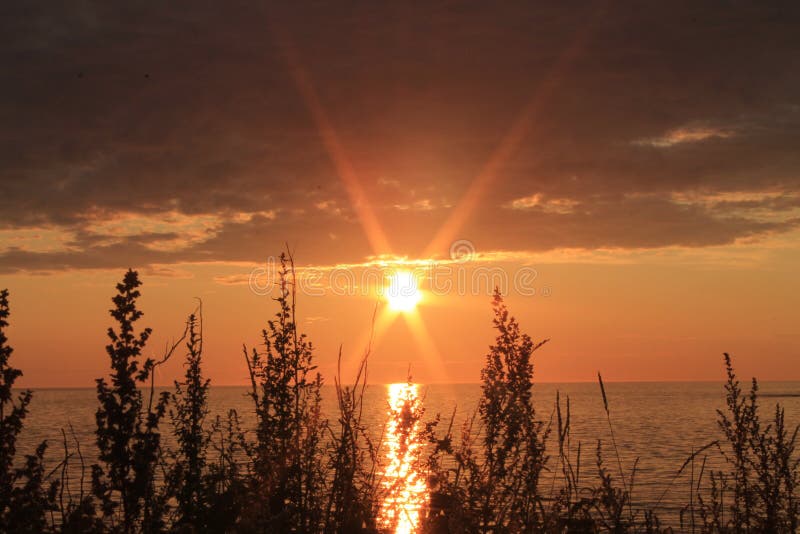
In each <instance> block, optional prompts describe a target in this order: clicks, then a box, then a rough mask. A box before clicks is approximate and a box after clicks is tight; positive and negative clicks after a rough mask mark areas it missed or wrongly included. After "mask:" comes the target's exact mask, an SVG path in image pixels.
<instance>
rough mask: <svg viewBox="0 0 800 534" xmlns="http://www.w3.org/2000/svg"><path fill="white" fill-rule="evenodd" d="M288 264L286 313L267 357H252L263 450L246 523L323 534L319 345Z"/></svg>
mask: <svg viewBox="0 0 800 534" xmlns="http://www.w3.org/2000/svg"><path fill="white" fill-rule="evenodd" d="M280 260H281V270H280V273H279V276H280V280H279V282H280V283H279V288H278V291H279V292H278V296H277V297H276V298H275V300H276V302H277V303H278V306H279V310H278V312H277V314H276V315H275V318H274V319H273V320H270V321H268V323H267V328H265V329H264V330H263V331H262V339H263V342H264V344H263V348H262V350H261V351H259V350H257V349H255V348H254V349H253V350H252V351H251V352H250V353H249V355H248V353H247V351H245V359H246V361H247V366H248V369H249V374H250V381H251V386H252V389H251V392H250V396H251V397H252V399H253V402H254V404H255V412H256V443H255V445H254V448H253V460H254V464H253V478H252V480H251V483H252V485H253V491H252V494H251V496H252V498H253V502H252V503H249V504H250V505H249V506H247V508H246V510H247V512H248V516H247V517H245V518H243V521H245V524H252V523H255V524H256V525H263V528H266V530H267V531H271V532H272V531H274V532H288V531H301V532H318V531H320V530H321V521H322V517H323V514H322V508H321V503H323V502H324V500H323V495H324V490H325V484H326V480H325V474H324V446H323V445H324V444H323V442H322V438H323V431H324V428H325V424H326V422H325V421H324V420H323V419H322V414H321V410H320V404H321V388H322V377H321V376H320V374H319V373H314V370H315V369H316V366H315V365H313V363H312V360H313V347H312V345H311V343H310V342H309V341H308V340H307V339H306V336H305V335H304V334H300V333H299V332H298V330H297V323H296V320H295V304H296V301H295V274H294V266H293V264H292V261H291V257H287V256H286V255H283V254H282V255H281V258H280Z"/></svg>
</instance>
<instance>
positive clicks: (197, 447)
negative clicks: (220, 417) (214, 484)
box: [168, 308, 211, 531]
mask: <svg viewBox="0 0 800 534" xmlns="http://www.w3.org/2000/svg"><path fill="white" fill-rule="evenodd" d="M188 324H189V336H188V341H187V343H186V348H187V351H188V353H187V355H186V363H185V365H186V373H185V376H184V381H183V382H178V381H175V394H174V395H173V396H172V397H173V406H174V408H173V409H172V410H171V411H170V416H171V419H172V428H173V433H174V435H175V438H176V442H177V446H178V448H177V451H176V452H175V454H174V458H173V464H172V465H171V468H170V473H169V482H168V483H169V486H170V492H171V494H172V495H174V496H175V499H176V501H177V510H176V514H177V517H176V519H175V521H174V523H173V527H174V528H178V529H180V528H182V527H183V526H185V525H188V526H191V527H192V529H194V530H196V531H205V530H207V528H208V518H207V513H208V497H209V495H208V491H207V487H206V475H207V473H206V459H207V453H208V444H209V440H210V433H209V432H208V431H207V430H206V429H205V427H204V422H205V419H206V416H207V415H208V388H209V384H210V382H211V381H210V379H207V378H204V377H203V370H202V356H203V323H202V308H200V316H199V319H198V316H196V315H194V314H192V315H190V316H189V321H188Z"/></svg>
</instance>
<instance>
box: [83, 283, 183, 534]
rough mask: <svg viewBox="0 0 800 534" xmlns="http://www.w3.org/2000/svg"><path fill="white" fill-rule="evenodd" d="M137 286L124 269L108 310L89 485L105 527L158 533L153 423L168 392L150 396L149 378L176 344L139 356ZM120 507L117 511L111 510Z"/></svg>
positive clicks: (142, 337)
mask: <svg viewBox="0 0 800 534" xmlns="http://www.w3.org/2000/svg"><path fill="white" fill-rule="evenodd" d="M140 285H141V282H140V281H139V276H138V274H137V273H136V271H133V270H129V271H128V272H127V273H126V274H125V277H124V278H123V281H122V282H121V283H119V284H117V295H116V296H114V298H113V299H112V301H113V303H114V308H113V309H111V311H110V313H111V316H112V317H113V318H114V319H115V320H116V321H117V323H118V330H116V331H115V330H114V329H113V328H109V329H108V337H109V339H110V340H111V343H110V344H109V345H107V346H106V352H107V353H108V356H109V358H110V360H111V383H110V384H109V383H107V382H106V380H105V379H104V378H99V379H97V399H98V401H99V403H100V407H99V408H98V409H97V412H96V415H95V418H96V421H97V430H96V436H97V447H98V453H99V459H100V461H101V462H102V465H97V464H95V465H93V466H92V488H93V492H94V494H95V496H96V497H97V498H98V499H99V500H100V503H101V509H102V515H103V516H104V517H106V519H107V520H108V521H109V527H110V528H112V529H113V530H120V531H123V532H126V533H127V532H134V531H137V530H141V531H144V532H157V531H159V530H160V529H162V528H163V527H164V523H163V515H164V512H165V509H164V508H165V506H166V502H165V498H164V496H163V494H159V491H158V488H157V487H156V484H155V471H156V467H157V465H158V462H159V459H160V444H161V434H160V432H159V429H158V425H159V423H160V422H161V420H162V418H163V417H164V414H165V412H166V409H167V403H168V400H169V393H168V392H163V393H162V394H161V395H160V396H159V398H158V399H157V400H154V390H153V383H152V379H153V369H154V368H155V367H156V366H157V365H158V364H160V363H163V362H164V361H166V360H167V359H168V358H169V356H170V355H171V354H172V351H174V349H175V348H176V347H177V346H178V344H179V343H180V341H178V343H176V344H175V345H173V347H172V349H171V350H168V351H167V352H166V353H165V355H164V357H163V359H162V360H160V361H156V360H154V359H152V358H146V359H144V360H141V357H142V349H143V348H144V346H145V344H146V343H147V340H148V339H149V337H150V333H151V329H150V328H145V329H143V330H141V331H140V332H139V333H138V334H137V333H136V332H135V323H136V322H137V321H138V320H139V319H140V318H141V317H142V312H141V311H140V310H139V309H137V307H136V300H137V299H138V298H139V296H140V292H139V290H138V287H139V286H140ZM184 337H185V333H184ZM182 339H183V338H181V340H182ZM148 381H150V384H149V385H150V396H149V400H148V402H147V404H146V405H145V404H144V399H143V393H142V390H141V389H139V387H138V386H137V384H140V385H143V386H144V385H147V383H148ZM119 508H121V513H119V514H117V513H115V510H118V509H119ZM117 515H119V516H120V517H116V516H117Z"/></svg>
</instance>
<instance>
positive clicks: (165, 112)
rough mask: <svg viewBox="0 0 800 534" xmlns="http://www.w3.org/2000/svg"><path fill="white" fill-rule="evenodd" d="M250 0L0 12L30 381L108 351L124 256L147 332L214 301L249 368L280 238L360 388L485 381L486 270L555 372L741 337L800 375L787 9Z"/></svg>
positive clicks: (539, 368)
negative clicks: (382, 291)
mask: <svg viewBox="0 0 800 534" xmlns="http://www.w3.org/2000/svg"><path fill="white" fill-rule="evenodd" d="M253 4H254V3H251V2H226V3H224V4H222V3H219V4H216V3H205V2H202V3H201V2H183V1H176V2H169V3H166V4H165V3H159V2H152V3H150V2H137V3H130V2H115V1H111V2H89V1H79V2H70V3H63V4H54V3H52V2H19V1H16V0H13V1H11V2H4V3H3V5H2V6H0V35H2V37H0V40H1V41H0V42H2V46H0V64H1V65H2V67H3V71H4V76H3V78H4V81H3V84H2V87H0V199H2V210H0V287H8V288H9V290H10V291H11V306H12V316H11V323H12V326H11V327H10V329H9V336H10V340H11V343H12V345H13V346H14V347H15V353H14V362H15V365H16V366H18V367H21V368H22V369H23V371H24V373H25V374H24V378H23V379H22V383H23V384H24V385H27V386H32V387H51V386H69V387H80V386H87V387H89V386H91V385H92V384H93V380H94V379H95V378H97V377H99V376H102V375H104V374H105V373H107V368H108V362H107V356H106V354H105V350H104V345H105V343H106V337H105V335H106V334H105V332H106V329H107V328H108V326H111V318H110V316H109V315H108V309H109V308H110V305H111V301H110V298H111V297H112V295H113V293H114V286H115V284H116V282H117V281H119V280H120V279H121V278H122V276H123V274H124V272H125V270H126V269H128V268H134V269H137V270H138V271H139V274H140V276H141V278H142V280H143V282H144V285H143V287H142V292H143V297H142V299H141V302H140V304H141V308H142V310H143V311H144V313H145V315H144V318H143V319H142V321H141V324H142V325H147V326H151V327H153V329H154V335H153V337H152V338H151V339H152V341H151V343H150V345H149V346H148V348H147V349H146V353H147V354H148V355H151V356H158V355H160V354H161V353H163V351H164V347H165V346H166V345H167V344H168V343H169V342H170V340H171V339H174V338H175V337H176V336H179V335H180V333H181V332H182V329H183V322H184V321H185V318H186V316H187V315H188V314H189V313H191V312H192V311H193V310H194V309H195V307H196V305H197V302H198V300H197V299H198V298H199V299H201V300H202V303H203V314H204V334H205V338H206V344H205V350H206V355H205V358H206V360H205V364H206V370H207V372H208V374H209V376H210V377H211V378H212V380H213V383H216V384H243V383H245V382H246V374H247V371H246V366H245V363H244V359H243V356H242V344H245V345H247V346H248V347H253V346H258V343H259V335H260V331H261V329H262V328H264V326H265V325H266V321H267V320H268V319H269V318H270V317H271V315H272V314H273V313H274V312H275V304H274V302H273V301H272V300H271V298H270V297H271V296H274V294H270V293H269V291H268V289H269V284H268V282H269V281H270V280H271V279H272V275H274V268H275V257H276V256H277V255H279V254H280V253H281V251H284V250H286V247H287V245H288V247H289V249H290V250H291V252H292V254H293V257H294V259H295V263H296V267H297V272H298V276H299V278H300V279H302V280H308V281H310V282H309V284H308V285H307V286H304V287H303V290H302V291H300V292H299V294H298V323H299V325H300V327H301V329H302V330H303V331H305V332H306V333H307V334H308V335H309V337H310V338H311V339H312V341H313V342H314V344H315V346H316V359H317V362H318V364H319V368H320V370H321V372H322V373H323V375H324V376H325V378H326V379H327V380H328V381H329V382H332V381H333V376H334V375H335V373H336V369H337V354H338V352H339V350H340V347H341V351H342V355H343V361H344V364H345V365H344V369H343V373H344V374H345V375H346V374H347V373H348V372H350V369H351V368H352V366H353V362H355V361H357V360H358V359H359V358H360V357H361V355H362V354H363V353H364V351H365V350H366V348H367V346H370V347H371V354H370V360H369V361H370V363H369V366H370V367H369V373H370V380H371V381H374V382H396V381H398V380H403V379H405V377H406V375H407V373H408V372H409V367H410V369H411V373H412V374H413V376H414V378H415V379H416V380H418V381H421V382H429V383H430V382H475V381H477V380H479V376H480V375H479V373H480V367H481V365H482V363H483V358H484V356H485V353H486V351H487V348H488V346H489V344H490V343H491V342H492V339H493V333H492V327H491V307H490V302H491V291H492V286H494V285H499V286H501V287H500V288H501V290H502V291H503V293H504V294H505V296H506V302H507V304H508V306H509V308H510V309H511V312H512V314H513V315H515V316H516V317H517V318H518V319H519V321H520V323H521V325H522V327H523V329H524V330H525V331H526V332H528V333H529V334H530V335H531V336H532V337H533V338H534V339H536V340H541V339H545V338H548V339H550V342H549V343H548V344H547V345H545V346H544V347H543V348H542V349H540V352H537V353H536V358H535V366H536V370H535V373H536V378H537V380H541V381H582V380H592V379H594V377H596V373H597V372H598V371H602V372H603V374H604V377H606V379H607V380H648V381H658V380H719V379H721V378H722V376H723V368H722V356H721V354H722V352H724V351H727V352H730V353H732V354H733V356H734V362H735V363H736V365H737V367H738V368H739V370H740V371H741V374H742V375H744V376H751V375H756V376H759V377H760V378H762V379H765V380H781V379H785V380H800V367H799V366H798V365H797V358H798V356H800V331H799V330H798V329H797V324H798V319H800V316H799V314H798V311H797V305H798V304H799V303H800V282H798V280H797V272H798V266H800V187H798V186H800V150H798V146H800V31H798V29H799V28H800V5H798V4H797V3H792V2H785V3H783V2H770V3H764V2H669V3H667V2H659V3H643V2H613V3H612V2H564V3H561V2H559V3H554V2H553V3H551V2H548V3H545V2H530V1H519V2H518V1H509V2H499V3H494V2H451V1H447V2H443V1H434V2H427V3H424V4H417V5H410V4H408V5H406V4H401V3H391V4H390V3H376V2H338V3H335V5H334V4H333V3H328V2H296V3H291V6H290V5H288V4H289V3H284V2H281V3H277V2H276V3H270V2H264V3H259V4H258V5H253ZM396 269H416V270H415V271H414V272H415V273H417V274H418V275H419V276H418V278H419V280H420V284H421V289H422V300H421V301H420V303H419V305H418V306H416V307H414V309H413V310H410V311H409V312H405V313H398V312H393V311H391V310H390V307H389V306H387V303H386V301H385V299H383V298H381V296H380V295H379V294H377V291H376V288H377V286H378V285H380V284H379V283H378V282H376V280H377V281H380V280H382V279H383V278H385V276H386V273H387V272H392V271H393V270H396ZM442 282H443V283H442ZM373 286H374V287H373ZM434 286H435V287H434ZM370 339H372V342H371V343H370ZM181 372H182V366H181V362H180V359H179V357H176V358H173V359H172V360H171V361H170V362H168V364H166V365H164V366H163V367H162V368H160V369H159V372H158V375H157V380H158V381H159V382H160V383H164V384H169V383H171V381H172V380H173V379H174V378H176V377H178V376H179V375H180V374H181ZM345 381H346V378H345Z"/></svg>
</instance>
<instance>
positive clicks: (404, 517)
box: [379, 383, 428, 534]
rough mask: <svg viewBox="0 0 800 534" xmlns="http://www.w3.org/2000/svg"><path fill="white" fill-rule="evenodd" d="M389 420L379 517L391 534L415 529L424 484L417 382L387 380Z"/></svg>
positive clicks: (424, 501) (424, 493) (423, 498)
mask: <svg viewBox="0 0 800 534" xmlns="http://www.w3.org/2000/svg"><path fill="white" fill-rule="evenodd" d="M388 390H389V391H388V393H389V422H388V423H387V428H386V446H387V451H386V468H385V470H384V471H383V475H384V477H383V486H384V489H385V492H386V493H385V495H386V496H385V498H384V499H383V503H382V506H381V511H380V516H379V520H380V523H381V526H382V527H383V528H385V529H387V530H390V531H393V532H394V533H395V534H411V533H414V532H417V530H418V529H419V524H420V514H421V510H422V508H423V507H424V506H425V505H426V504H427V501H428V486H427V483H426V482H425V479H424V477H423V475H422V474H421V472H420V469H419V458H420V448H421V447H422V443H421V439H420V425H421V423H420V416H421V414H422V406H421V402H420V400H419V396H418V385H417V384H412V383H399V384H389V386H388Z"/></svg>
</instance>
